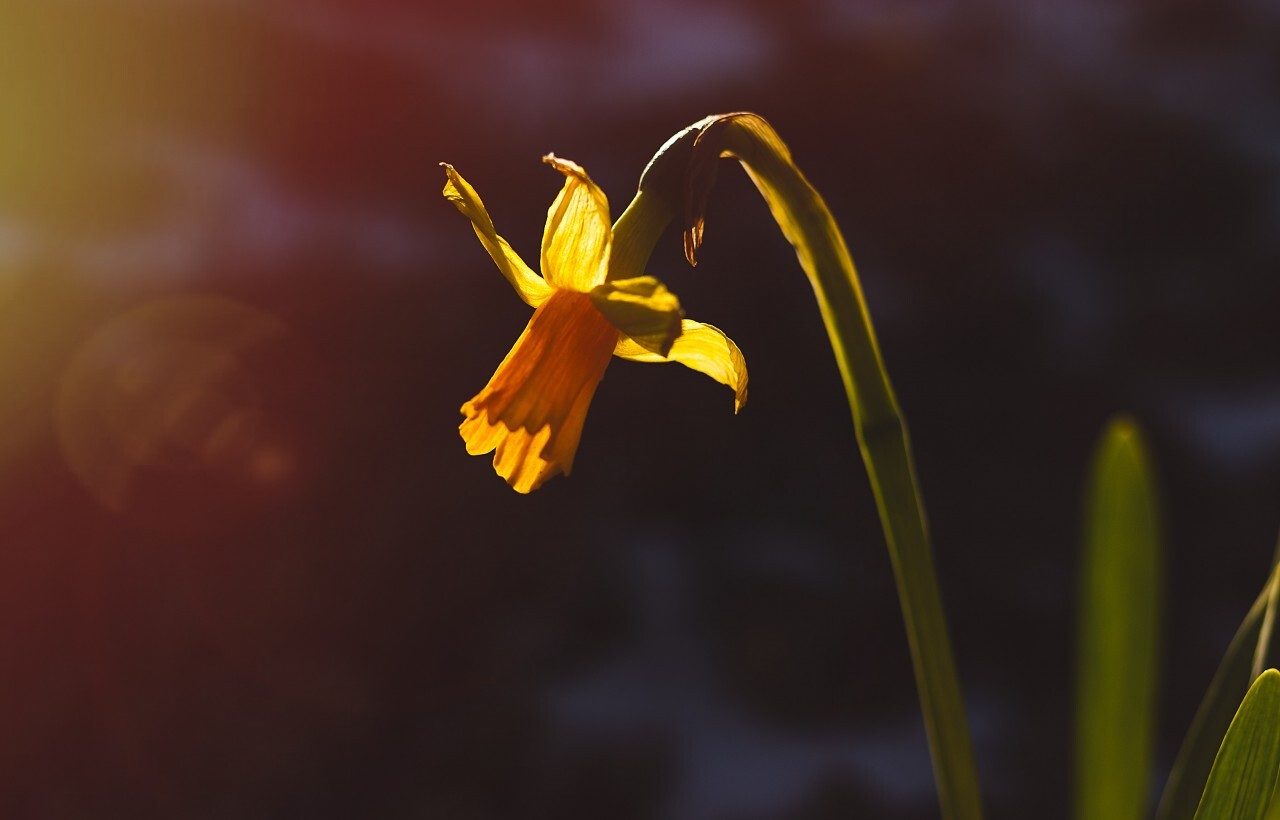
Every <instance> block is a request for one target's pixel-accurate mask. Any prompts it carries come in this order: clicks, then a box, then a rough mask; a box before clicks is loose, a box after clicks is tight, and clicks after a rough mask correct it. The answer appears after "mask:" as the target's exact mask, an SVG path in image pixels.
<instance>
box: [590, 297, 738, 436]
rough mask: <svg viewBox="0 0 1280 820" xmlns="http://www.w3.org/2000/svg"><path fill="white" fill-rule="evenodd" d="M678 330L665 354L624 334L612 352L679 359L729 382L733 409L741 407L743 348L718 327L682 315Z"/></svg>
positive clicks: (642, 358) (643, 358) (630, 356)
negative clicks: (662, 354) (740, 348)
mask: <svg viewBox="0 0 1280 820" xmlns="http://www.w3.org/2000/svg"><path fill="white" fill-rule="evenodd" d="M681 330H682V332H681V333H680V336H679V338H677V339H676V341H675V344H673V345H672V346H671V352H670V353H668V354H667V357H666V358H663V357H662V356H659V355H657V354H656V353H652V352H650V351H648V350H646V349H645V348H643V347H641V346H640V345H639V344H636V342H635V341H634V340H632V339H628V338H627V337H625V336H624V337H622V338H621V339H619V340H618V346H617V347H616V348H614V351H613V355H615V356H618V357H620V358H623V359H629V360H631V361H633V362H680V363H681V364H683V365H685V366H686V367H690V368H692V369H694V370H697V371H698V372H699V373H705V374H707V375H708V376H710V377H711V378H713V379H715V380H716V381H718V382H720V383H721V384H724V385H728V386H729V387H730V388H731V389H732V390H733V392H734V403H733V412H735V413H736V412H738V411H739V410H741V409H742V405H744V404H746V403H747V360H746V359H745V358H743V356H742V351H741V350H739V349H738V346H737V345H736V344H734V343H733V340H732V339H730V338H729V337H728V336H726V335H724V332H723V331H721V330H720V329H719V328H717V327H713V326H711V325H704V324H700V323H698V322H695V321H693V320H692V319H685V320H684V321H683V322H682V323H681Z"/></svg>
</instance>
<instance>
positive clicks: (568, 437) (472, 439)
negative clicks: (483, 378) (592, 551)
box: [458, 290, 618, 493]
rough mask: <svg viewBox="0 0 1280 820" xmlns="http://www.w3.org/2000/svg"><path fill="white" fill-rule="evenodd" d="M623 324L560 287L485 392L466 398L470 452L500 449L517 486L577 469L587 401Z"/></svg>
mask: <svg viewBox="0 0 1280 820" xmlns="http://www.w3.org/2000/svg"><path fill="white" fill-rule="evenodd" d="M617 340H618V331H617V329H616V328H614V327H613V325H611V324H609V322H608V320H607V319H605V318H604V317H603V316H601V315H600V313H599V311H597V310H596V309H595V307H594V306H592V304H591V300H590V299H589V298H588V297H587V296H586V294H582V293H574V292H573V291H569V290H557V291H556V292H555V293H553V294H552V295H551V296H550V298H548V299H547V301H546V302H544V303H543V304H542V306H541V307H539V308H538V309H537V310H535V311H534V313H533V318H532V319H530V320H529V324H528V326H527V327H526V328H525V329H524V333H522V334H520V338H519V339H517V340H516V343H515V346H513V347H512V348H511V352H510V353H508V354H507V357H506V358H505V359H503V360H502V364H500V365H498V370H497V372H495V373H494V374H493V378H491V379H490V380H489V383H488V385H486V386H485V388H484V389H483V390H481V391H480V393H479V394H477V395H476V397H475V398H473V399H472V400H471V401H469V402H467V403H466V404H464V405H462V413H463V415H465V416H466V417H467V418H466V420H465V421H463V422H462V424H461V425H459V427H458V430H459V432H461V434H462V438H463V439H464V440H465V441H466V443H467V452H468V453H471V454H472V455H481V454H484V453H488V452H491V451H493V450H497V452H496V453H495V454H494V458H493V467H494V469H495V470H496V471H497V473H498V475H500V476H502V477H503V478H505V479H506V480H507V483H508V484H510V485H511V486H512V487H513V488H515V490H516V491H517V492H521V493H527V492H530V491H531V490H534V489H536V488H537V487H538V486H539V485H540V484H542V482H544V481H546V480H547V479H548V478H550V477H551V476H553V475H555V474H557V473H560V472H563V473H564V474H565V475H568V474H569V472H570V471H571V470H572V469H573V457H574V455H575V454H576V453H577V450H578V441H579V440H580V438H581V437H582V425H583V423H584V422H585V421H586V417H587V408H588V407H589V406H590V404H591V398H592V396H594V395H595V391H596V386H597V385H598V384H599V383H600V379H602V378H603V377H604V371H605V368H606V367H607V366H608V364H609V355H610V353H612V352H613V350H614V347H615V346H616V344H617Z"/></svg>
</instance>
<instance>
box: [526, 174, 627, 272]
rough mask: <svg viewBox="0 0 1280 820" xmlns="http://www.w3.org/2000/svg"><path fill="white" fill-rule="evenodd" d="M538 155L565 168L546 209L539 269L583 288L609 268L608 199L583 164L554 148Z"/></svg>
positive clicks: (610, 230)
mask: <svg viewBox="0 0 1280 820" xmlns="http://www.w3.org/2000/svg"><path fill="white" fill-rule="evenodd" d="M542 161H543V162H545V163H547V164H548V165H550V166H551V167H553V168H555V169H556V170H557V171H559V172H560V173H562V174H564V177H565V179H564V187H563V188H561V189H560V193H559V195H557V196H556V199H555V202H553V203H551V208H550V210H548V211H547V227H546V230H545V231H543V234H542V275H543V276H545V277H546V278H547V281H548V282H550V283H551V284H552V285H554V286H555V287H558V288H568V289H569V290H576V291H578V292H579V293H586V292H587V291H589V290H591V289H592V288H593V287H595V286H596V285H598V284H600V283H601V282H603V281H604V277H605V274H606V273H607V272H608V269H609V245H610V243H611V241H612V235H613V234H612V227H611V226H610V224H609V200H608V199H606V198H605V195H604V191H602V190H600V188H599V186H597V185H596V184H595V183H594V182H592V181H591V177H589V176H587V172H586V171H584V170H582V166H580V165H578V164H577V163H575V162H570V161H569V160H567V159H560V158H559V157H557V156H555V155H554V154H547V155H546V156H545V157H543V158H542Z"/></svg>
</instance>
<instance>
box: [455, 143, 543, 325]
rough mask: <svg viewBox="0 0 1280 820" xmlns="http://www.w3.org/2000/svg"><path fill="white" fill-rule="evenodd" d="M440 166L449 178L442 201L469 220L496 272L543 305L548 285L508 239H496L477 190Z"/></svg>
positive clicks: (526, 297) (533, 304)
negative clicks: (455, 208) (451, 205)
mask: <svg viewBox="0 0 1280 820" xmlns="http://www.w3.org/2000/svg"><path fill="white" fill-rule="evenodd" d="M440 167H441V168H444V172H445V174H446V176H447V177H448V179H447V181H446V182H445V184H444V198H445V199H447V200H449V201H450V202H452V203H453V204H454V205H455V206H456V207H457V209H458V210H459V211H461V212H462V215H463V216H465V217H467V218H468V219H470V220H471V227H472V228H473V229H475V232H476V236H478V237H480V243H481V244H482V245H484V249H485V250H487V251H488V252H489V256H491V257H493V261H494V262H495V263H496V264H497V266H498V270H500V271H502V275H503V276H505V277H507V281H508V282H510V283H511V286H512V287H513V288H515V289H516V293H518V294H520V298H521V299H523V300H524V301H525V302H526V303H527V304H528V305H530V306H531V307H535V308H536V307H537V306H538V305H540V304H542V303H543V302H545V301H546V299H547V297H548V296H550V295H551V291H552V288H551V286H550V285H548V284H547V282H546V280H544V279H543V278H542V277H541V276H539V275H538V274H536V273H534V271H533V269H531V268H530V267H529V266H528V265H526V264H525V263H524V260H523V259H521V258H520V256H519V254H517V253H516V252H515V251H514V250H512V249H511V246H510V245H508V244H507V240H505V239H503V238H502V237H501V236H498V232H497V231H496V230H495V229H494V227H493V220H492V219H490V218H489V212H488V211H486V210H485V208H484V203H483V202H481V201H480V195H479V194H477V193H476V189H475V188H472V187H471V184H470V183H468V182H467V181H466V180H465V179H463V178H462V175H461V174H459V173H458V172H457V171H456V170H454V168H453V166H452V165H450V164H448V163H447V162H442V163H440Z"/></svg>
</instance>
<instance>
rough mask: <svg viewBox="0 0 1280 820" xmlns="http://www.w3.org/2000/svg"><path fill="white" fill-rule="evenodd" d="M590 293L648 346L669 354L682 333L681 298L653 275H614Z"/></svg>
mask: <svg viewBox="0 0 1280 820" xmlns="http://www.w3.org/2000/svg"><path fill="white" fill-rule="evenodd" d="M590 296H591V301H592V302H593V303H594V304H595V306H596V309H597V310H599V311H600V312H601V313H603V314H604V316H605V318H607V319H608V320H609V321H610V322H613V326H614V327H616V328H617V329H618V330H620V331H622V334H623V335H624V336H629V337H631V338H632V339H633V340H634V341H635V342H636V343H637V344H638V345H639V346H640V347H642V348H644V349H645V350H648V351H651V352H653V353H656V354H658V355H659V356H666V355H667V352H668V351H669V350H671V344H672V343H673V342H674V341H675V340H676V337H677V336H679V335H680V319H681V318H682V317H683V316H684V311H682V310H681V309H680V300H679V299H677V298H676V295H675V294H674V293H672V292H671V291H669V290H667V288H666V286H665V285H663V284H662V283H661V282H659V281H658V280H657V279H655V278H653V277H652V276H636V277H634V278H632V279H613V280H610V281H608V282H605V283H604V284H603V285H599V286H598V287H596V288H593V289H592V291H591V293H590Z"/></svg>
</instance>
